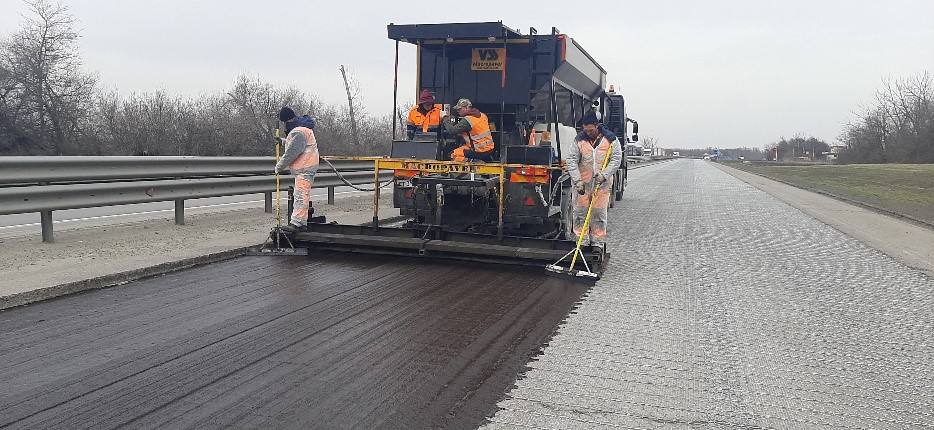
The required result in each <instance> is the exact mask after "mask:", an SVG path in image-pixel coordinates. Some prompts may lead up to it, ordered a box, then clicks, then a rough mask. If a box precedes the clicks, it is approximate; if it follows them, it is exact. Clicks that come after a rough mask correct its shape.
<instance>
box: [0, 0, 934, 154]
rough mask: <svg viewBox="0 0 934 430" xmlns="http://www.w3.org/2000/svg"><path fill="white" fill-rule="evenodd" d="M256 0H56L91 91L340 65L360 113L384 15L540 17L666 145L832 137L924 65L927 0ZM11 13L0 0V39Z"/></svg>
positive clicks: (932, 62)
mask: <svg viewBox="0 0 934 430" xmlns="http://www.w3.org/2000/svg"><path fill="white" fill-rule="evenodd" d="M259 3H260V2H256V1H242V0H224V1H214V0H210V1H206V0H199V1H192V0H184V1H183V0H157V1H153V0H121V1H107V2H104V1H100V0H72V1H66V2H65V4H66V5H68V6H69V7H70V9H71V12H72V13H73V14H74V15H75V17H76V18H77V19H78V21H79V29H80V31H81V34H82V38H81V41H80V49H81V54H82V57H83V59H84V63H85V66H86V68H87V69H88V70H90V71H93V72H95V73H97V74H98V76H99V77H100V82H101V84H102V85H103V86H105V87H106V88H111V89H116V90H119V91H120V92H121V93H129V92H131V91H153V90H160V89H161V90H164V91H166V92H169V93H173V94H180V95H198V94H201V93H212V92H216V91H218V90H221V89H224V88H227V87H229V86H230V85H231V84H232V83H233V81H234V80H235V78H236V77H237V75H239V74H243V73H246V74H250V75H253V76H258V77H260V78H262V79H264V80H266V81H270V82H272V83H275V84H283V85H293V86H296V87H298V88H300V89H302V90H305V91H308V92H313V93H316V94H318V96H319V97H321V98H322V99H324V100H325V101H328V102H332V103H340V102H342V99H343V98H344V96H343V87H342V83H341V80H340V72H339V71H338V67H339V65H340V64H345V65H346V66H347V67H348V68H349V69H350V70H351V71H352V72H353V73H354V75H355V76H356V77H357V79H358V80H359V81H360V83H361V86H362V89H363V92H364V97H365V100H366V103H367V110H368V111H369V112H371V113H379V112H386V113H389V112H390V111H391V107H392V67H393V64H392V61H393V42H392V41H390V40H389V39H387V38H386V24H388V23H390V22H394V23H397V24H410V23H437V22H471V21H502V22H503V23H504V24H505V25H507V26H509V27H511V28H514V29H517V30H520V31H521V32H522V33H527V32H528V28H529V26H533V27H536V28H538V29H539V31H540V32H546V31H548V30H550V28H551V27H552V26H556V27H558V28H559V29H560V30H561V31H562V32H564V33H566V34H568V35H570V36H571V37H573V38H574V39H576V40H577V41H578V42H579V43H580V44H581V45H582V46H583V47H584V48H585V49H586V50H587V51H588V52H589V53H590V54H591V55H592V56H593V57H594V58H595V59H596V60H597V61H598V62H599V63H600V64H601V65H603V67H604V68H605V69H606V70H607V72H608V79H609V82H610V83H614V84H616V85H617V86H618V87H620V88H622V91H623V93H624V94H625V95H626V98H627V101H628V103H629V114H630V116H632V117H633V118H635V119H637V120H638V121H639V123H640V128H641V130H640V131H641V132H642V135H643V137H647V136H653V137H656V138H658V139H659V143H660V146H663V147H668V148H672V147H697V148H705V147H708V146H711V147H737V146H758V147H761V146H764V145H765V144H767V143H769V142H771V141H775V140H777V139H778V138H779V137H781V136H787V137H790V136H792V135H794V134H796V133H800V134H805V135H813V136H816V137H819V138H822V139H825V140H827V141H832V140H834V139H835V138H836V137H837V136H838V134H839V132H840V130H841V127H842V125H843V124H844V123H846V122H847V121H849V120H850V119H852V118H853V113H854V112H856V111H858V110H860V108H861V107H862V106H866V105H868V104H870V103H871V101H872V97H873V92H874V90H875V89H876V88H877V87H878V86H879V85H880V83H881V81H882V79H883V78H887V77H889V78H898V77H905V76H910V75H917V74H919V73H921V72H923V71H924V70H928V71H931V72H934V1H931V0H887V1H879V0H873V1H861V0H857V1H852V0H850V1H843V0H839V1H820V0H810V1H800V0H785V1H780V2H761V1H750V0H732V1H727V0H719V1H717V0H708V1H704V2H695V1H664V2H663V1H648V0H645V1H583V2H577V1H561V2H550V1H535V2H506V1H502V0H500V1H479V0H478V1H473V2H457V3H455V2H415V3H412V2H389V1H380V2H352V1H347V2H335V1H327V2H319V1H311V2H302V1H293V2H278V3H273V2H268V3H267V4H278V5H282V7H281V8H279V9H269V8H268V6H262V5H260V4H259ZM407 5H408V6H411V7H407ZM568 6H574V7H575V8H574V9H572V10H569V9H568ZM24 10H25V7H24V5H23V3H21V2H20V1H18V0H0V34H2V35H3V36H6V35H8V34H9V33H11V32H13V31H15V30H16V29H17V28H18V27H19V25H20V19H21V18H20V13H22V12H23V11H24ZM403 47H404V49H403V52H402V53H401V55H400V63H401V64H402V67H401V73H402V74H401V76H400V80H401V82H402V83H403V84H404V86H403V87H402V93H401V94H403V96H402V97H401V98H403V99H408V100H413V99H414V92H415V89H414V60H415V57H414V47H411V46H408V45H403Z"/></svg>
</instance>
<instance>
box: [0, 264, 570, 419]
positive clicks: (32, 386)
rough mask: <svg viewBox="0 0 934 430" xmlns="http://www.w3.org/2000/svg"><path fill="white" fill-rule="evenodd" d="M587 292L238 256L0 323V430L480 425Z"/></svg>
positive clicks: (516, 276)
mask: <svg viewBox="0 0 934 430" xmlns="http://www.w3.org/2000/svg"><path fill="white" fill-rule="evenodd" d="M585 292H586V287H584V286H581V285H577V284H569V283H566V282H563V281H561V280H557V279H554V278H550V277H547V276H545V275H544V274H543V273H542V272H540V271H535V270H530V269H526V268H513V267H506V266H493V265H491V266H479V267H473V266H471V265H467V264H464V263H445V262H431V261H424V260H413V259H404V258H394V257H372V256H357V255H334V256H332V257H329V258H327V259H324V258H321V257H308V258H302V257H241V258H237V259H233V260H229V261H224V262H220V263H215V264H211V265H207V266H203V267H197V268H193V269H189V270H185V271H181V272H175V273H171V274H168V275H165V276H160V277H156V278H151V279H146V280H141V281H137V282H134V283H131V284H128V285H125V286H122V287H121V288H117V289H105V290H99V291H92V292H88V293H84V294H80V295H75V296H67V297H61V298H58V299H54V300H50V301H46V302H42V303H37V304H33V305H30V306H25V307H21V308H14V309H8V310H5V311H0V322H2V323H3V324H2V326H0V362H3V363H7V366H6V367H4V368H3V369H0V428H117V427H124V426H125V427H132V428H178V427H182V428H186V427H187V428H217V427H233V428H350V427H355V428H380V427H381V428H426V427H445V428H474V427H476V426H477V425H479V424H481V423H482V422H483V421H484V419H485V417H487V416H489V415H491V414H492V413H493V412H495V410H496V402H497V401H499V400H500V399H502V398H503V397H504V395H505V394H504V393H505V392H506V391H507V390H508V388H509V387H511V386H512V385H513V383H514V382H515V380H516V378H517V377H518V376H519V375H520V374H521V373H522V372H523V371H524V369H525V366H526V364H527V363H528V361H529V360H530V359H531V357H532V355H533V354H534V353H535V352H536V351H537V350H538V349H539V348H540V347H541V346H542V345H543V344H544V343H545V342H547V340H548V338H549V337H550V336H551V335H552V333H553V331H554V329H555V328H556V326H557V324H559V323H560V322H561V321H562V320H563V319H564V318H565V317H566V316H567V315H568V313H569V312H570V311H571V310H572V309H573V307H574V306H575V304H576V303H577V302H578V300H580V298H581V297H582V295H583V294H584V293H585Z"/></svg>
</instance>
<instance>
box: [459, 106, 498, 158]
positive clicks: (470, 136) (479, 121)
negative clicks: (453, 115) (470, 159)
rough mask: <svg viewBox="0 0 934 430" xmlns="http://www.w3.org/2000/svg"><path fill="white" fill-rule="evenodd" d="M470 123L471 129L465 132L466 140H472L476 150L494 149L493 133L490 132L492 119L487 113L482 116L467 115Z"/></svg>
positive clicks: (481, 151) (466, 117) (486, 150)
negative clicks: (488, 117)
mask: <svg viewBox="0 0 934 430" xmlns="http://www.w3.org/2000/svg"><path fill="white" fill-rule="evenodd" d="M464 118H465V119H467V122H469V123H470V131H469V132H467V133H464V140H465V141H468V142H470V144H471V145H472V146H473V148H474V149H473V150H474V152H480V153H483V152H490V151H492V150H493V134H492V133H491V132H490V121H489V119H487V117H486V114H485V113H480V116H479V117H477V116H473V115H467V116H465V117H464Z"/></svg>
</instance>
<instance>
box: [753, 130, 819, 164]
mask: <svg viewBox="0 0 934 430" xmlns="http://www.w3.org/2000/svg"><path fill="white" fill-rule="evenodd" d="M828 154H830V145H829V144H828V143H827V142H824V141H823V140H821V139H818V138H816V137H813V136H809V137H804V136H800V135H798V136H795V137H792V138H791V139H785V138H784V137H782V138H781V140H779V141H778V142H773V143H770V144H768V145H766V147H765V158H766V159H767V160H773V161H774V160H778V161H795V160H811V161H814V160H825V159H827V155H828Z"/></svg>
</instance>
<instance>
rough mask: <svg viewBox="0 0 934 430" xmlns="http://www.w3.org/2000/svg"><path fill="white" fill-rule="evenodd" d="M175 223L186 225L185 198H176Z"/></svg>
mask: <svg viewBox="0 0 934 430" xmlns="http://www.w3.org/2000/svg"><path fill="white" fill-rule="evenodd" d="M175 225H185V199H176V200H175Z"/></svg>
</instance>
